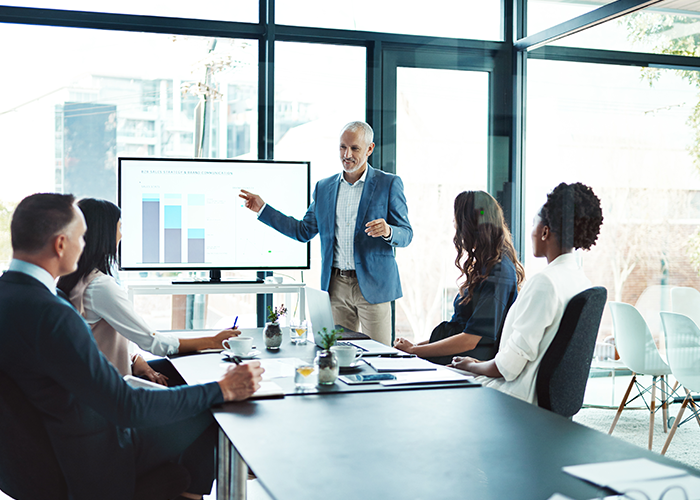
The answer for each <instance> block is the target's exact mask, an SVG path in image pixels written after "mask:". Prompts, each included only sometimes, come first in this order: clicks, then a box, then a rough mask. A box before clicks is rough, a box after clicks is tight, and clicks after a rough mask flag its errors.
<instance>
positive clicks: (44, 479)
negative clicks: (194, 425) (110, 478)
mask: <svg viewBox="0 0 700 500" xmlns="http://www.w3.org/2000/svg"><path fill="white" fill-rule="evenodd" d="M189 484H190V476H189V473H188V472H187V469H185V468H184V467H183V466H181V465H178V464H173V463H167V464H163V465H161V466H159V467H156V468H155V469H153V470H151V471H150V472H148V473H147V474H144V475H142V476H141V477H139V478H137V480H136V493H135V495H134V500H168V499H171V498H175V497H177V496H178V495H179V494H180V493H182V492H183V491H185V490H186V489H187V488H188V487H189ZM0 490H2V491H3V492H5V493H6V494H7V495H9V496H11V497H12V498H15V499H17V500H68V498H69V497H68V489H67V486H66V482H65V479H64V478H63V473H62V472H61V468H60V466H59V464H58V460H57V459H56V455H55V454H54V452H53V448H52V447H51V442H50V440H49V436H48V434H47V432H46V429H45V427H44V423H43V422H42V418H41V414H40V412H39V410H37V409H36V408H35V407H34V406H33V405H32V404H31V403H30V402H29V400H28V399H27V398H26V396H25V395H24V393H23V392H22V390H21V389H20V388H19V387H18V386H17V384H15V382H14V381H13V380H12V379H10V378H9V377H8V376H7V375H6V374H5V373H3V372H1V371H0Z"/></svg>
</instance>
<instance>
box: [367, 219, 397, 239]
mask: <svg viewBox="0 0 700 500" xmlns="http://www.w3.org/2000/svg"><path fill="white" fill-rule="evenodd" d="M365 227H366V228H367V229H365V233H367V234H368V235H369V236H371V237H372V238H379V237H384V238H388V237H389V236H391V227H389V224H387V223H386V221H385V220H384V219H375V220H371V221H369V222H368V223H367V224H365Z"/></svg>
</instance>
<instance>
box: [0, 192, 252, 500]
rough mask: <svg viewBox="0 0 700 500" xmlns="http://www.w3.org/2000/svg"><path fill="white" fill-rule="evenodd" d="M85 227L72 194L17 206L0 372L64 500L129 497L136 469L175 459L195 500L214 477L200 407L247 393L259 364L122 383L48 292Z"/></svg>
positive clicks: (77, 249) (209, 425) (0, 314)
mask: <svg viewBox="0 0 700 500" xmlns="http://www.w3.org/2000/svg"><path fill="white" fill-rule="evenodd" d="M85 230H86V226H85V219H84V218H83V215H82V213H81V211H80V210H79V209H78V208H77V206H76V205H75V199H74V198H73V196H72V195H61V194H36V195H32V196H29V197H27V198H25V199H24V200H22V201H21V202H20V204H19V205H18V206H17V209H16V210H15V212H14V214H13V217H12V224H11V234H12V249H13V260H12V261H11V263H10V268H9V270H8V272H6V273H5V274H3V275H2V277H0V325H1V326H0V371H1V372H2V373H3V374H4V375H5V376H7V377H9V378H10V379H12V380H13V381H14V382H15V383H16V384H17V385H18V386H19V388H20V389H21V391H22V392H23V393H24V395H25V396H26V398H27V399H28V400H29V402H30V403H31V404H32V405H33V406H34V407H36V408H37V409H38V410H39V412H40V413H41V416H42V420H43V423H44V426H45V428H46V431H47V433H48V436H49V439H50V441H51V445H52V447H53V449H54V452H55V454H56V458H57V459H58V463H59V464H60V466H61V470H62V472H63V475H64V477H65V480H66V483H67V486H68V491H69V494H70V495H69V496H70V497H71V498H72V499H75V500H91V499H95V498H100V499H102V500H104V499H109V500H117V499H127V498H133V495H134V488H135V482H136V479H137V478H138V477H139V476H141V475H143V474H145V473H147V472H148V471H149V470H151V469H153V468H154V467H156V466H159V465H160V464H163V463H165V462H168V461H178V460H179V461H180V463H182V464H183V465H184V466H185V467H186V468H187V469H188V471H189V472H190V476H191V478H192V482H191V486H190V489H189V491H190V492H191V493H183V494H182V497H183V498H201V496H202V494H206V493H208V492H209V491H210V490H211V485H212V482H213V480H214V448H215V445H216V439H217V433H216V425H215V423H214V420H213V417H212V416H211V414H210V413H209V412H208V411H207V410H208V408H209V407H211V406H212V405H215V404H219V403H223V402H224V401H238V400H242V399H245V398H247V397H249V396H250V395H251V394H253V393H254V392H255V391H256V390H257V389H258V387H259V383H260V380H261V377H260V375H261V373H262V371H263V370H262V368H260V363H259V362H254V363H250V364H248V365H241V366H236V367H235V368H233V369H230V370H228V371H227V372H226V373H225V374H224V375H223V377H222V378H221V379H220V380H219V381H218V382H212V383H209V384H204V385H195V386H181V387H177V388H173V389H164V390H146V389H133V388H131V387H129V386H128V385H127V384H126V383H125V382H124V380H123V379H122V377H121V376H120V375H119V373H118V372H117V370H116V369H115V368H114V367H113V366H112V365H111V364H110V363H109V362H108V361H107V359H106V358H105V357H104V356H103V355H102V354H101V353H100V351H99V349H98V348H97V344H96V343H95V341H94V339H93V337H92V334H91V332H90V327H89V326H88V325H87V324H86V323H85V322H84V321H83V319H82V318H81V317H80V315H79V314H78V313H77V312H76V310H75V309H74V308H73V307H72V306H71V305H70V303H68V302H67V301H65V300H63V299H62V298H59V297H57V296H56V287H55V285H54V282H55V279H56V278H58V277H59V276H63V275H66V274H69V273H71V272H73V271H75V269H76V268H77V263H78V258H79V257H80V254H81V252H82V250H83V246H84V242H83V235H84V234H85Z"/></svg>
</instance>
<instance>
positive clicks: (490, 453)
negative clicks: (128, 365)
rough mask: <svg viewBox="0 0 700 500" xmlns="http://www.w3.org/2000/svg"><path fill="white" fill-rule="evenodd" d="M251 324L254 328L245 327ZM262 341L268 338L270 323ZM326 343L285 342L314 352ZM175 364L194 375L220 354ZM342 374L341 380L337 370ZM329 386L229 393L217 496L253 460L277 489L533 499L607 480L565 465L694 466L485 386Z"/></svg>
mask: <svg viewBox="0 0 700 500" xmlns="http://www.w3.org/2000/svg"><path fill="white" fill-rule="evenodd" d="M245 333H248V334H250V333H251V332H245ZM252 333H253V335H254V336H255V335H258V337H257V338H256V340H255V343H256V344H257V345H258V346H259V345H261V343H260V342H261V340H262V339H261V337H260V336H259V335H260V332H258V331H255V332H252ZM315 349H316V348H315V346H313V345H311V344H308V345H305V346H292V345H291V344H289V340H288V339H285V343H283V345H282V348H281V349H280V351H279V352H277V353H270V352H267V351H264V350H262V349H261V350H262V351H263V352H262V353H261V356H264V357H267V356H293V357H301V358H302V359H308V357H309V356H312V355H313V353H314V352H315ZM201 356H202V355H197V356H184V357H179V358H175V359H173V364H174V365H175V367H176V368H177V369H178V370H179V371H180V373H181V374H182V375H183V378H184V379H185V380H186V381H187V382H188V383H196V382H198V381H200V380H201V376H202V371H203V370H204V371H206V370H207V368H205V367H204V365H205V364H206V365H209V366H210V365H211V364H212V363H216V364H217V366H218V365H219V364H220V360H221V355H219V357H218V358H216V355H214V354H207V355H204V356H209V358H206V357H201ZM336 385H338V386H339V385H342V382H340V381H338V382H336ZM426 387H429V386H421V387H413V388H412V387H403V388H402V389H403V390H381V389H379V390H374V391H369V392H348V391H343V390H335V391H334V390H332V389H331V390H327V391H324V392H321V393H313V394H289V395H287V396H286V397H284V398H282V399H267V400H254V401H244V402H238V403H227V404H225V405H222V406H221V407H218V408H215V409H213V410H212V411H213V414H214V417H215V419H216V421H217V422H218V424H219V427H220V430H221V433H220V457H219V458H220V462H219V474H218V479H217V481H218V486H217V492H218V493H217V495H218V496H217V498H218V499H219V500H224V499H228V498H234V499H236V500H239V499H244V498H245V496H246V488H245V483H246V477H247V472H248V467H250V469H252V470H253V471H254V472H255V474H256V476H257V477H258V480H259V482H260V484H261V486H262V487H263V488H264V489H265V491H266V492H267V493H268V494H269V496H270V497H271V498H273V499H275V500H316V499H318V500H329V499H333V500H346V499H347V500H350V499H352V500H356V499H394V498H396V499H399V498H400V499H415V500H421V499H422V500H436V499H479V500H488V499H494V500H495V499H523V500H529V499H532V500H545V499H548V498H550V497H551V496H552V495H553V494H555V493H560V494H563V495H566V496H567V497H570V498H572V499H576V500H583V499H591V498H599V497H601V496H602V495H604V493H605V492H606V491H605V490H602V489H601V488H598V487H596V486H594V485H592V484H590V483H587V482H584V481H582V480H580V479H577V478H574V477H572V476H570V475H568V474H566V473H564V472H563V471H562V467H563V466H567V465H577V464H585V463H597V462H606V461H612V460H623V459H631V458H648V459H650V460H652V461H654V462H657V463H661V464H666V465H671V466H674V467H678V468H681V469H684V470H687V471H689V472H691V473H692V474H694V475H698V474H699V473H698V471H697V470H695V469H693V468H692V467H689V466H686V465H684V464H680V463H678V462H675V461H673V460H671V459H668V458H665V457H662V456H659V455H657V454H654V453H652V452H650V451H648V450H645V449H642V448H638V447H636V446H634V445H631V444H628V443H625V442H623V441H620V440H618V439H616V438H613V437H611V436H608V435H605V434H603V433H600V432H598V431H595V430H592V429H589V428H586V427H584V426H581V425H578V424H576V423H574V422H572V421H570V420H569V419H566V418H564V417H561V416H559V415H556V414H554V413H552V412H549V411H547V410H544V409H541V408H539V407H536V406H534V405H531V404H528V403H525V402H523V401H520V400H518V399H515V398H512V397H510V396H508V395H505V394H503V393H500V392H498V391H496V390H494V389H491V388H487V387H480V386H438V387H434V388H429V389H427V388H426Z"/></svg>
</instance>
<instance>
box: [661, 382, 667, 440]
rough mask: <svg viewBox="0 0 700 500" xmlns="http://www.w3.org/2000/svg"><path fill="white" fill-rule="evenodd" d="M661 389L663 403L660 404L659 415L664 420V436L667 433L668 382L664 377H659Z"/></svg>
mask: <svg viewBox="0 0 700 500" xmlns="http://www.w3.org/2000/svg"><path fill="white" fill-rule="evenodd" d="M661 387H663V389H662V391H663V403H662V404H661V413H662V416H663V420H664V434H666V433H667V432H668V381H667V380H666V377H665V376H664V375H661Z"/></svg>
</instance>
